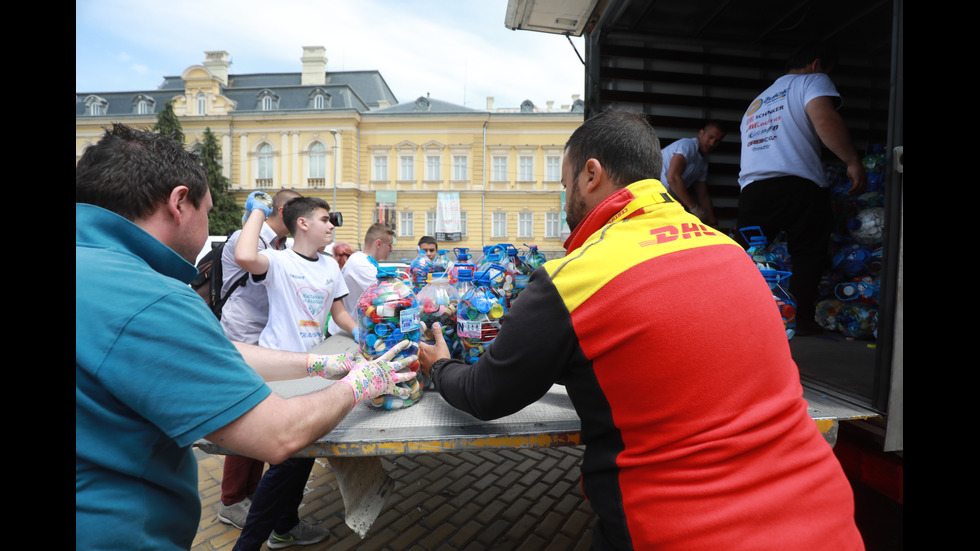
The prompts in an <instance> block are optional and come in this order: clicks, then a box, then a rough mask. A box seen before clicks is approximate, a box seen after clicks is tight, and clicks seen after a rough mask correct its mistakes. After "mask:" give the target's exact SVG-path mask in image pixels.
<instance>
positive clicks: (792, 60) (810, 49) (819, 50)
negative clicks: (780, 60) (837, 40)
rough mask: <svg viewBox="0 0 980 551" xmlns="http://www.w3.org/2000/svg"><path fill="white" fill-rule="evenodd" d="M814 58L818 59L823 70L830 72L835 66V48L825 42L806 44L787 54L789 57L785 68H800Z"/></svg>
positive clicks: (790, 69) (788, 69) (789, 69)
mask: <svg viewBox="0 0 980 551" xmlns="http://www.w3.org/2000/svg"><path fill="white" fill-rule="evenodd" d="M814 59H819V60H820V67H821V68H822V69H823V70H824V72H830V71H831V70H832V69H833V68H834V67H836V66H837V48H835V47H834V45H833V44H829V43H826V42H811V43H809V44H806V45H804V46H803V47H802V48H800V49H799V50H797V51H796V52H795V53H794V54H793V55H791V56H789V59H787V60H786V70H787V71H792V70H793V69H802V68H804V67H806V66H807V65H809V64H811V63H813V60H814Z"/></svg>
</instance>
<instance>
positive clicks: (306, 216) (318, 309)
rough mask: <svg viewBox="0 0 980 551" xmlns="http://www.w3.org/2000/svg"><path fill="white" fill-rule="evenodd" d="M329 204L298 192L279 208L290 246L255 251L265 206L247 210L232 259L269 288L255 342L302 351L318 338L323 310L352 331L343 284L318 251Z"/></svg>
mask: <svg viewBox="0 0 980 551" xmlns="http://www.w3.org/2000/svg"><path fill="white" fill-rule="evenodd" d="M329 209H330V206H329V205H328V204H327V202H326V201H324V200H323V199H320V198H317V197H297V198H295V199H292V200H290V201H289V202H287V203H286V205H285V206H284V207H283V210H282V219H283V223H284V224H285V225H286V228H287V229H288V230H289V232H290V234H292V236H293V240H294V243H293V248H292V249H289V250H285V251H274V250H264V251H262V252H258V238H259V231H260V230H261V229H262V224H263V222H265V217H266V214H265V209H263V208H261V206H259V207H257V208H254V209H253V210H251V212H250V213H249V215H248V220H247V221H246V223H245V227H243V228H242V233H241V237H239V239H238V243H237V245H236V246H235V262H237V263H238V265H239V266H241V267H242V268H243V269H245V271H247V272H249V273H250V274H252V277H253V279H254V280H255V281H257V282H260V283H262V284H263V285H264V286H265V287H266V290H267V291H268V293H269V321H268V323H267V324H266V326H265V329H264V330H263V331H262V334H261V335H260V336H259V345H260V346H264V347H266V348H274V349H276V350H286V351H290V352H307V351H309V350H310V349H311V348H313V347H314V346H316V345H317V344H319V343H320V341H322V340H323V334H324V324H325V323H326V319H327V312H330V313H331V314H332V316H333V319H335V320H336V322H337V325H339V326H340V328H341V329H343V330H345V331H347V332H350V333H353V330H354V325H355V324H354V319H353V318H352V317H351V316H350V314H349V313H348V312H347V309H346V308H344V304H343V302H342V300H341V299H343V298H344V297H345V296H346V295H347V286H346V284H345V283H344V278H343V276H342V275H341V272H340V267H339V266H338V265H337V261H335V260H334V259H333V258H331V257H329V256H327V255H323V254H319V253H318V252H317V251H318V250H319V249H321V248H323V247H324V246H325V245H327V244H329V243H330V242H331V241H332V239H333V229H334V226H333V224H331V223H330V210H329Z"/></svg>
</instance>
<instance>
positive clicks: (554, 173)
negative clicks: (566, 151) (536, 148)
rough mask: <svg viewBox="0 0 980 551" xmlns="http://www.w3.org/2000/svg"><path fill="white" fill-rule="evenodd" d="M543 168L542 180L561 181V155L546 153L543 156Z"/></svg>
mask: <svg viewBox="0 0 980 551" xmlns="http://www.w3.org/2000/svg"><path fill="white" fill-rule="evenodd" d="M544 162H545V170H544V181H545V182H560V181H561V155H548V156H547V157H545V158H544Z"/></svg>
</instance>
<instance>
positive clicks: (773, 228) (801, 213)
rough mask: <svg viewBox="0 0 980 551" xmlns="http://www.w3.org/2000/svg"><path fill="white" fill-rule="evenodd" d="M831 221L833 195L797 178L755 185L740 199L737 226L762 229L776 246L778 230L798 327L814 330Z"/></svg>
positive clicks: (756, 183) (824, 189)
mask: <svg viewBox="0 0 980 551" xmlns="http://www.w3.org/2000/svg"><path fill="white" fill-rule="evenodd" d="M832 221H833V217H832V213H831V207H830V191H829V190H828V189H827V188H821V187H820V186H818V185H817V184H815V183H813V182H811V181H810V180H806V179H804V178H799V177H796V176H783V177H780V178H771V179H768V180H760V181H758V182H752V183H751V184H749V185H747V186H745V188H744V189H742V193H741V194H740V195H739V198H738V227H739V228H744V227H748V226H759V227H760V228H762V233H764V234H765V236H766V238H767V239H769V241H770V242H772V240H773V239H775V238H776V236H777V235H778V234H779V232H780V231H785V232H786V244H787V248H788V249H789V254H790V257H791V259H790V260H791V261H792V263H793V276H792V277H791V278H790V287H789V292H790V293H791V294H792V295H793V297H794V298H795V299H796V302H797V306H796V324H797V328H799V329H813V328H814V327H815V326H816V322H815V321H814V319H813V316H814V311H815V308H814V305H815V303H816V301H817V286H818V285H819V283H820V277H821V276H822V275H823V271H824V270H825V269H826V268H827V266H828V264H829V261H830V257H829V254H828V246H829V240H830V230H831V225H832Z"/></svg>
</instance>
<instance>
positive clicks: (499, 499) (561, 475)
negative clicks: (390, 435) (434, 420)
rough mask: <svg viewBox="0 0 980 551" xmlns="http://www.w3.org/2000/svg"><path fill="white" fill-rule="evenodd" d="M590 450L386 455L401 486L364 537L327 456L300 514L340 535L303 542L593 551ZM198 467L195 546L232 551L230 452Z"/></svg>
mask: <svg viewBox="0 0 980 551" xmlns="http://www.w3.org/2000/svg"><path fill="white" fill-rule="evenodd" d="M581 455H582V453H581V449H580V448H578V447H562V448H547V449H515V450H503V451H468V452H460V453H455V454H454V453H437V454H416V455H403V456H385V457H383V458H382V465H383V466H384V468H385V470H386V472H388V473H389V475H390V476H392V478H393V479H394V481H395V488H394V492H393V495H392V496H390V497H389V501H388V502H387V503H386V506H385V508H384V509H383V510H382V512H381V514H380V515H379V517H378V519H377V521H376V522H375V524H374V526H373V527H372V529H371V531H370V532H369V534H368V537H367V538H366V539H364V540H362V539H361V538H360V537H359V536H358V535H357V534H355V533H353V532H352V531H351V530H350V528H348V527H347V526H346V524H345V523H344V506H343V499H342V497H341V495H340V491H339V489H338V486H337V481H336V477H335V475H334V473H333V470H332V469H331V468H330V465H329V462H328V461H326V460H324V459H322V458H321V459H318V460H317V462H316V465H314V468H313V472H312V473H311V475H310V480H309V483H308V484H307V488H306V495H305V496H304V499H303V504H302V507H301V509H300V516H301V517H302V518H304V519H306V520H307V521H308V522H312V523H315V524H319V525H321V526H323V527H326V528H328V529H329V530H330V531H331V532H332V533H333V537H331V538H329V539H328V540H327V541H325V542H323V543H322V544H316V545H311V546H306V547H304V548H303V549H304V550H305V551H325V550H328V549H329V550H330V551H338V550H340V551H343V550H347V549H358V550H362V549H363V550H368V551H370V550H378V551H381V550H384V551H409V550H412V551H414V550H420V551H435V550H460V549H464V550H469V551H475V550H483V551H485V550H488V549H491V550H494V551H497V550H501V551H506V550H508V549H522V550H528V551H532V550H548V551H552V550H572V549H582V550H583V551H584V550H586V549H588V548H589V545H590V542H591V527H592V526H593V525H594V520H595V515H594V513H593V512H592V510H591V507H590V506H589V504H588V502H587V501H586V500H585V499H584V497H583V496H582V493H581V490H580V488H579V465H580V463H581ZM198 464H199V468H198V472H199V485H198V491H199V495H200V497H201V501H202V511H201V523H200V525H199V529H198V534H197V538H196V539H195V541H194V546H193V548H192V549H193V551H226V550H227V551H230V550H231V548H232V546H233V545H234V543H235V541H237V539H238V536H239V533H240V532H239V531H238V530H236V529H234V528H232V527H230V526H227V525H224V524H221V523H220V522H218V521H217V519H216V516H215V515H216V513H217V507H219V506H220V484H221V475H222V469H223V464H224V457H223V456H204V457H202V458H201V459H200V460H199V462H198ZM583 542H588V543H587V544H585V545H583Z"/></svg>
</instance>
